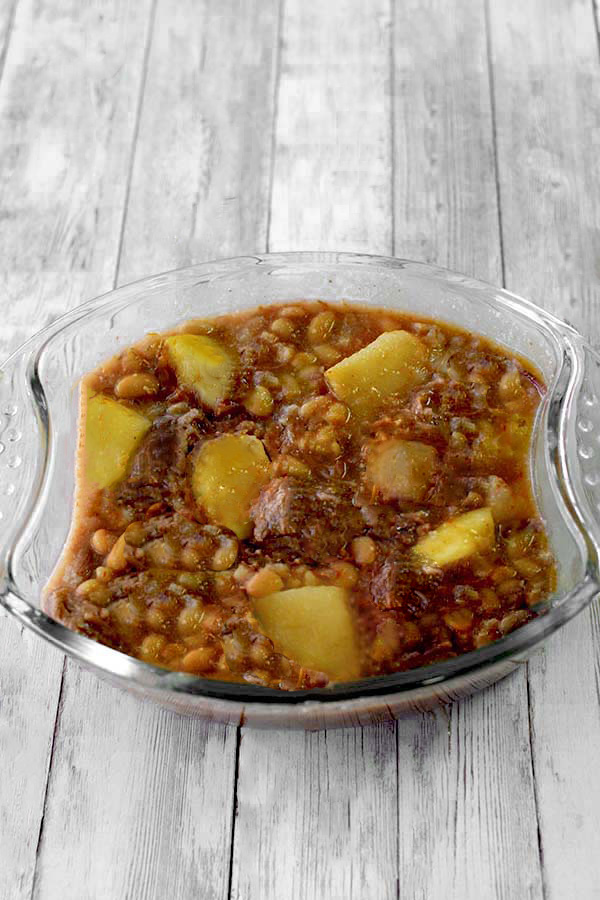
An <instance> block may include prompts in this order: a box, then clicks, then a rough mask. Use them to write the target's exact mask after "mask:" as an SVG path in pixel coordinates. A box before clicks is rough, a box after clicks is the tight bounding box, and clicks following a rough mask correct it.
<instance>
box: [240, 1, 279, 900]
mask: <svg viewBox="0 0 600 900" xmlns="http://www.w3.org/2000/svg"><path fill="white" fill-rule="evenodd" d="M284 17H285V0H279V7H278V12H277V36H276V47H275V53H276V54H277V56H276V60H275V77H274V79H273V100H272V103H273V117H272V126H271V128H272V130H271V159H270V161H269V184H268V196H267V221H266V226H265V229H266V230H265V251H266V252H267V253H268V252H269V249H270V246H269V245H270V231H271V208H272V199H273V182H274V176H275V148H276V141H277V117H278V114H279V84H280V80H281V58H282V42H283V22H284ZM243 727H244V726H243V724H240V725H237V726H236V733H235V763H234V770H233V791H232V798H231V802H232V809H231V837H230V841H229V864H228V875H227V897H228V900H231V895H232V890H233V865H234V851H235V839H236V822H237V806H238V796H237V795H238V782H239V775H240V746H241V743H242V734H243V732H242V729H243Z"/></svg>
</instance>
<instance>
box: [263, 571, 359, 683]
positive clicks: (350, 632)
mask: <svg viewBox="0 0 600 900" xmlns="http://www.w3.org/2000/svg"><path fill="white" fill-rule="evenodd" d="M254 611H255V613H256V617H257V618H258V620H259V622H260V624H261V625H262V627H263V629H264V631H265V634H267V635H268V636H269V637H270V638H271V640H272V641H273V644H274V646H275V649H276V650H277V651H279V652H280V653H283V654H284V655H285V656H288V657H289V658H290V659H293V660H295V661H296V662H298V663H300V665H301V666H305V667H306V668H308V669H317V670H318V671H319V672H325V674H326V675H328V676H329V677H330V678H331V679H333V680H334V681H352V680H353V679H356V678H358V676H359V674H360V665H359V656H358V646H357V642H356V635H355V632H354V625H353V622H352V615H351V612H350V607H349V604H348V595H347V592H346V591H345V590H344V589H343V588H339V587H329V586H318V587H301V588H290V590H287V591H277V592H276V593H274V594H268V595H267V596H266V597H260V598H258V599H257V600H255V601H254Z"/></svg>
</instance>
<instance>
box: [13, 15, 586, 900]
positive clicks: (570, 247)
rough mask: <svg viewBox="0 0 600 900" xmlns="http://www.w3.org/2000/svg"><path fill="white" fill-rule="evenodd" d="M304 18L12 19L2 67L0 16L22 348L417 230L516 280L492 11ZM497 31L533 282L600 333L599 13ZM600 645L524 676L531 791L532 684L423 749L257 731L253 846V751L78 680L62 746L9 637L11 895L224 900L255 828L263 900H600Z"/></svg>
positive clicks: (254, 869)
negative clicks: (272, 254) (64, 321)
mask: <svg viewBox="0 0 600 900" xmlns="http://www.w3.org/2000/svg"><path fill="white" fill-rule="evenodd" d="M284 5H285V9H284V17H283V21H282V22H281V21H280V11H279V2H278V0H271V2H259V0H254V2H252V3H248V4H245V3H242V2H241V0H237V2H236V0H227V2H218V0H202V2H199V3H197V2H193V0H177V2H176V3H169V2H167V0H159V2H158V7H157V10H156V17H155V22H154V29H153V33H152V41H151V43H150V41H149V38H150V33H149V27H150V22H151V3H150V0H145V2H142V3H132V2H125V3H116V2H115V0H94V2H91V3H88V4H85V6H82V5H81V4H79V3H76V2H75V0H69V2H67V3H63V2H61V3H60V4H59V3H57V2H51V0H44V2H42V3H36V4H35V5H34V3H33V0H18V6H17V7H16V15H15V20H14V30H13V32H12V35H11V39H10V41H9V42H8V41H5V39H4V37H3V35H6V34H7V33H8V30H9V29H8V27H7V23H8V22H9V20H10V16H11V4H10V2H8V3H7V2H4V3H2V2H0V58H1V55H2V47H3V46H4V45H5V44H6V46H7V48H8V51H7V54H6V65H5V71H4V77H3V79H2V80H1V81H0V126H1V127H0V211H1V215H0V242H1V244H2V248H3V257H2V272H1V273H0V278H1V282H0V290H1V292H2V296H3V298H4V299H5V301H7V302H5V303H4V304H3V310H4V311H5V318H4V321H3V331H2V335H1V337H0V341H1V342H2V343H1V344H0V348H1V349H0V353H3V352H4V351H5V350H6V351H8V350H9V349H10V348H12V347H13V346H15V345H16V344H17V343H18V342H20V341H21V340H23V339H24V338H25V337H26V336H27V335H28V334H30V333H31V332H32V331H33V330H36V329H37V328H38V327H41V326H42V325H43V324H45V322H46V321H48V320H49V319H50V318H51V317H53V316H54V315H57V314H58V313H60V312H62V311H63V310H64V309H65V308H67V307H68V306H71V305H73V304H75V303H77V302H79V301H80V300H81V299H83V298H84V297H86V296H91V295H93V294H94V293H98V292H100V291H101V290H104V289H107V288H109V287H110V285H111V284H112V281H113V279H114V277H115V272H116V269H117V267H118V270H119V277H120V280H121V281H123V280H129V279H130V278H133V277H137V276H141V275H143V274H146V273H148V272H150V271H157V270H159V269H163V268H168V267H171V266H175V265H182V264H185V263H188V262H194V261H198V260H200V259H205V258H209V257H212V256H215V255H226V254H230V253H237V252H242V253H243V252H252V251H255V250H261V249H264V246H265V243H266V241H267V234H268V238H269V243H270V245H271V249H275V250H282V249H290V248H304V249H308V248H315V247H322V248H334V247H335V248H339V249H351V250H366V251H371V252H383V253H385V252H390V251H391V250H392V235H393V236H394V238H395V247H396V253H397V254H398V255H406V256H412V257H416V258H421V259H428V260H431V261H435V262H439V263H442V264H448V265H450V266H453V267H455V268H458V269H462V270H463V271H467V272H469V273H473V274H475V275H478V276H480V277H484V278H488V279H490V280H492V281H496V282H498V281H500V278H501V262H500V241H499V232H498V218H499V217H498V209H497V204H496V187H495V182H494V178H495V174H494V168H495V161H494V155H493V146H494V145H493V140H492V135H493V128H492V113H491V104H490V94H489V79H488V71H487V55H486V38H485V15H484V5H483V0H481V2H480V0H461V2H460V3H456V4H445V3H443V2H442V0H425V2H417V0H406V2H395V3H394V9H393V14H392V8H391V5H389V4H388V0H375V2H373V3H370V4H365V3H359V2H358V0H340V2H339V3H336V4H326V3H318V2H313V0H309V2H305V3H300V2H299V0H286V2H285V4H284ZM489 19H490V25H491V28H490V38H491V48H492V55H493V62H494V65H493V69H492V76H493V77H492V82H493V86H494V101H495V111H496V120H495V125H496V131H497V135H498V160H497V163H498V173H499V187H500V192H499V193H500V200H501V212H502V225H503V229H502V237H503V243H504V248H505V263H506V277H507V284H508V286H509V287H511V288H513V289H515V290H517V291H520V292H522V293H525V294H529V295H530V296H532V297H534V299H538V300H539V301H540V302H543V303H545V304H547V305H549V306H551V307H552V308H554V309H555V310H557V311H558V312H559V313H560V314H562V315H565V316H566V317H568V318H570V319H571V320H572V321H574V322H575V323H576V324H578V325H579V326H580V327H582V328H587V329H588V332H589V333H591V334H593V328H594V326H597V321H598V320H597V312H596V310H597V308H598V281H597V275H596V271H595V256H596V255H597V250H596V247H595V241H596V235H597V233H598V224H599V223H598V216H599V208H600V207H599V204H598V195H597V192H598V187H597V185H598V181H599V179H598V174H599V173H598V162H597V159H596V157H597V152H596V150H597V147H598V135H599V134H600V131H599V130H598V125H599V123H598V104H597V97H598V78H599V77H600V76H599V63H598V55H597V47H596V45H595V39H596V38H595V34H594V28H593V16H592V7H591V4H589V3H588V2H584V0H573V2H570V3H568V2H567V0H548V2H546V0H519V2H517V0H508V2H507V3H506V4H494V3H491V2H490V3H489ZM392 20H393V26H394V27H393V30H392V27H391V23H392ZM392 40H393V49H394V57H395V76H394V78H392V67H391V60H392V52H391V50H392ZM278 47H280V48H281V65H280V77H281V83H280V87H279V90H278V91H276V68H277V60H278V52H277V50H278ZM146 48H149V53H148V57H147V70H146V72H145V74H144V64H145V63H144V60H145V50H146ZM0 68H1V67H0ZM392 89H393V91H394V97H395V99H394V102H393V104H392V100H391V96H392ZM275 101H277V103H278V106H279V114H278V119H277V131H276V135H275V144H274V146H275V151H276V156H275V159H274V160H272V158H271V150H272V145H271V139H272V123H273V112H274V104H275ZM138 112H139V120H138ZM392 115H393V129H392ZM136 122H137V123H138V124H137V125H136ZM136 134H137V142H136V146H135V152H133V144H134V141H135V140H136ZM392 147H393V148H394V149H393V153H392ZM392 155H393V160H394V177H393V179H392ZM272 163H273V164H274V170H273V186H272V202H271V206H270V212H269V202H268V196H269V182H270V172H271V164H272ZM129 172H131V173H132V177H131V181H129V180H128V173H129ZM392 181H393V192H392ZM128 185H129V187H128ZM128 194H129V196H128V197H127V195H128ZM127 201H128V202H127ZM126 202H127V213H126V219H125V228H124V240H123V245H122V250H121V251H119V242H120V236H121V227H122V223H123V220H124V215H125V204H126ZM269 215H270V218H271V227H270V230H268V219H269ZM599 638H600V621H599V617H598V613H597V610H596V609H595V610H594V611H593V612H592V614H591V615H585V616H582V617H581V618H580V620H577V621H576V622H574V623H572V624H571V625H570V626H568V627H567V628H565V629H564V631H563V632H562V633H561V634H560V635H559V636H558V638H557V639H555V640H554V642H553V643H551V644H550V645H549V647H548V650H547V651H546V654H545V656H543V657H541V658H540V659H539V660H537V661H534V662H533V663H532V664H531V666H530V690H531V723H532V726H533V728H532V733H533V746H534V751H535V752H534V758H533V762H534V767H533V768H534V771H533V772H532V764H531V763H532V761H531V753H530V743H529V734H528V707H527V692H526V682H525V678H524V676H523V677H513V678H511V679H510V680H508V681H505V682H503V683H502V684H500V685H497V686H495V687H494V688H492V689H491V690H489V691H487V692H486V693H484V694H481V695H479V696H477V697H474V698H472V699H471V700H468V701H466V702H463V703H461V704H460V705H456V706H454V707H452V708H451V709H449V710H448V711H444V710H439V711H437V712H436V713H431V714H428V715H423V716H413V717H410V718H407V719H403V720H402V721H401V722H399V723H398V725H397V726H388V725H382V726H379V727H375V728H364V729H360V730H358V729H357V730H354V731H339V732H328V733H318V734H297V733H289V734H288V733H279V734H277V733H261V732H253V731H250V730H246V729H243V730H242V735H241V742H240V748H239V750H240V752H239V770H238V773H237V778H238V785H237V806H238V813H237V816H236V819H235V822H234V823H232V818H231V814H232V808H233V807H232V799H233V791H234V780H235V749H236V747H235V745H236V740H235V731H234V730H233V729H225V728H220V727H217V726H209V725H205V724H203V723H201V722H195V721H193V720H189V719H181V718H177V717H176V716H173V715H172V714H169V713H166V712H164V711H162V710H160V709H158V708H155V707H153V706H150V705H144V704H142V703H140V702H139V701H137V700H134V699H133V698H131V697H128V696H126V695H124V694H122V693H120V692H119V691H117V690H115V689H113V688H110V687H108V686H107V685H105V684H104V683H102V682H99V681H97V680H96V679H95V678H94V677H93V676H91V675H88V674H85V673H82V672H80V671H79V670H78V669H77V668H76V667H74V666H70V665H69V666H68V669H67V674H66V677H65V681H64V687H63V694H62V702H61V704H60V715H59V719H58V721H57V723H56V726H57V727H56V732H54V721H55V711H56V705H57V701H58V695H59V686H60V673H61V667H62V658H61V656H60V655H59V654H58V653H56V652H55V651H53V650H51V649H49V648H47V647H46V646H45V645H44V644H42V643H41V642H39V641H38V640H37V639H35V638H33V637H30V636H28V635H21V633H20V630H19V629H18V627H17V626H16V625H15V623H14V622H12V621H11V620H9V619H8V618H7V617H5V616H0V756H1V758H2V761H3V775H2V778H0V833H1V835H2V840H0V897H4V896H5V895H6V896H7V897H10V898H11V900H12V898H13V897H16V898H20V897H28V898H29V897H30V895H31V893H32V888H33V893H34V896H36V897H40V898H53V897H66V898H71V897H73V898H77V900H80V898H87V897H89V898H94V900H96V898H110V900H112V898H114V897H117V896H118V897H121V896H125V897H136V898H137V897H140V898H141V897H144V898H146V897H149V898H152V897H161V898H162V897H165V896H178V897H187V896H189V897H198V896H200V897H213V896H216V897H226V896H227V893H228V882H229V862H230V860H229V854H230V850H231V829H232V825H233V826H234V847H233V860H232V864H233V865H232V873H231V874H232V883H231V894H232V896H235V897H239V898H244V900H246V898H253V897H260V898H261V900H262V898H269V897H275V896H277V897H280V896H286V897H287V896H292V897H295V898H309V897H310V898H312V897H315V898H321V897H325V896H326V897H332V898H337V897H340V898H342V897H343V898H344V900H345V898H347V897H361V898H363V897H371V896H373V897H375V896H376V897H378V898H379V897H382V898H385V897H396V896H400V897H407V898H411V900H412V898H413V897H415V898H423V900H437V898H444V900H446V898H454V897H457V898H458V897H460V898H461V900H470V898H477V900H481V898H485V900H487V898H488V897H489V898H496V897H499V898H506V900H513V898H515V897H519V898H520V897H531V898H538V897H541V896H545V897H546V898H548V900H562V898H564V897H569V896H571V895H573V896H575V895H577V896H578V897H581V898H584V900H587V898H593V897H596V896H598V891H597V884H596V874H595V873H596V869H597V864H596V856H597V847H598V839H597V834H598V825H599V822H598V818H599V814H598V809H599V808H600V781H599V779H598V777H597V774H596V770H597V765H596V755H597V753H596V752H595V751H596V750H597V747H598V746H599V745H600V715H599V709H598V696H597V693H596V687H595V685H596V683H597V676H598V659H599V654H598V640H599ZM54 737H55V739H54V742H53V738H54ZM52 748H53V749H52ZM51 753H52V766H51V774H50V778H49V783H48V795H47V799H46V802H45V804H44V791H45V785H46V775H47V771H48V766H49V763H50V756H51ZM534 773H535V776H536V777H535V785H534V780H533V774H534ZM534 786H535V790H534ZM536 797H537V804H538V813H539V826H540V834H541V849H542V851H543V873H542V871H541V869H540V859H539V853H538V846H537V834H536V832H537V825H538V822H537V820H536V804H535V798H536ZM44 809H45V814H44V816H43V820H42V813H43V811H44ZM40 826H43V827H42V831H41V839H40V843H39V858H38V867H37V872H36V873H35V885H34V881H33V879H34V862H35V853H36V846H37V844H38V836H39V834H40ZM542 874H543V879H542ZM542 884H543V888H544V890H543V891H542Z"/></svg>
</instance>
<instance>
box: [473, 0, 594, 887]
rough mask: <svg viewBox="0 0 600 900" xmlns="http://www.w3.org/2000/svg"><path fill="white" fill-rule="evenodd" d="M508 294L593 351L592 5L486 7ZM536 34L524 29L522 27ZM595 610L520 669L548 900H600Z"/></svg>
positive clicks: (538, 2) (537, 2)
mask: <svg viewBox="0 0 600 900" xmlns="http://www.w3.org/2000/svg"><path fill="white" fill-rule="evenodd" d="M490 18H491V44H492V51H493V75H494V86H495V95H496V104H495V105H496V130H497V135H498V170H499V182H500V196H501V202H502V222H503V232H504V248H505V266H506V281H507V286H508V287H509V288H510V289H512V290H514V291H517V292H519V293H522V294H524V295H525V296H529V297H531V298H532V299H533V300H537V301H538V302H539V303H541V304H542V305H543V306H545V307H546V308H548V309H551V310H552V311H554V312H556V313H557V314H558V315H560V316H562V317H563V318H566V319H568V320H570V321H571V322H573V324H575V325H576V326H578V327H579V328H581V329H582V330H583V332H584V333H586V334H587V335H589V337H590V338H591V340H592V341H593V342H594V343H596V344H597V343H598V324H599V322H600V318H599V315H600V283H599V276H598V235H599V233H600V177H599V176H600V169H599V162H598V141H599V136H600V104H599V101H598V97H599V96H600V68H599V62H598V45H597V41H596V34H595V28H594V21H593V9H592V5H591V4H589V3H585V2H578V0H576V2H571V3H562V2H559V0H548V2H546V0H527V2H521V0H518V2H517V0H510V2H507V3H506V4H504V6H503V8H502V11H500V9H499V8H498V7H497V6H496V5H495V4H490ZM533 21H535V22H536V24H537V27H536V28H535V29H534V30H532V29H531V22H533ZM599 651H600V617H599V613H598V605H597V603H594V604H593V607H592V608H591V610H588V611H586V612H585V613H583V614H582V615H581V616H579V617H578V618H577V619H576V620H575V621H573V622H572V623H570V624H569V625H567V626H566V627H565V628H564V629H563V630H562V631H561V632H560V633H559V634H558V635H557V636H556V637H555V638H554V639H553V640H552V641H551V642H550V643H549V644H548V646H547V648H546V650H545V652H544V653H543V655H541V656H540V657H538V658H536V659H535V660H533V661H532V662H531V664H530V667H529V680H530V695H531V710H530V714H531V722H532V731H533V749H534V766H535V775H536V786H537V798H538V811H539V820H540V831H541V840H542V850H543V863H544V882H545V888H546V897H547V898H548V900H559V898H563V897H571V896H573V897H575V896H576V897H582V898H586V900H587V898H596V897H598V896H599V888H598V849H599V847H600V843H599V840H598V832H599V826H600V777H599V776H598V766H597V752H598V746H600V707H599V699H600V697H599V694H598V683H599V679H598V676H599V674H600V673H599V663H598V660H599V658H600V652H599Z"/></svg>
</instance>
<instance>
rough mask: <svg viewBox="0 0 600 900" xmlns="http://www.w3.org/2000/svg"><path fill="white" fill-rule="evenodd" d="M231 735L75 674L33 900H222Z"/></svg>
mask: <svg viewBox="0 0 600 900" xmlns="http://www.w3.org/2000/svg"><path fill="white" fill-rule="evenodd" d="M232 736H233V732H232V731H228V730H226V729H225V728H215V727H214V726H211V725H209V724H206V723H202V722H200V721H198V720H196V719H191V718H185V717H182V716H178V715H175V714H174V713H170V712H167V711H165V710H162V709H160V707H158V706H155V705H154V704H149V703H147V704H143V703H142V702H141V701H140V700H139V699H138V698H136V697H133V696H131V695H129V694H127V693H125V692H122V691H119V690H117V689H115V688H108V687H107V686H106V684H104V683H103V682H101V681H99V680H98V679H96V678H93V677H91V676H90V675H89V674H87V673H84V672H83V671H81V670H78V669H77V668H75V667H73V668H72V669H71V670H70V672H69V675H68V677H67V678H66V679H65V686H64V691H63V698H62V703H61V716H60V719H59V727H58V732H57V743H56V748H55V752H54V758H53V766H52V774H51V779H50V787H49V793H48V798H47V805H46V815H45V818H44V827H43V832H42V838H41V845H40V856H39V865H38V870H37V874H36V883H35V891H34V894H33V896H34V897H40V898H46V897H52V898H54V897H57V898H58V897H62V898H65V900H71V898H72V900H112V898H116V897H123V898H133V897H136V898H138V897H139V898H147V897H160V898H164V897H190V898H191V897H202V898H204V897H206V898H209V897H210V898H212V897H226V896H227V847H228V844H229V838H230V821H229V811H228V807H229V806H230V798H231V795H232V788H233V766H232V765H231V764H230V763H229V760H230V759H231V750H232Z"/></svg>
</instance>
